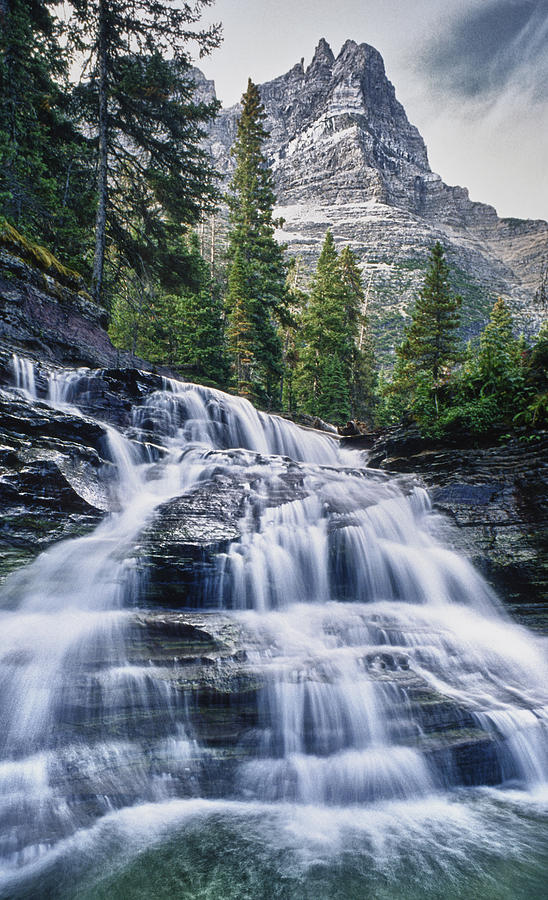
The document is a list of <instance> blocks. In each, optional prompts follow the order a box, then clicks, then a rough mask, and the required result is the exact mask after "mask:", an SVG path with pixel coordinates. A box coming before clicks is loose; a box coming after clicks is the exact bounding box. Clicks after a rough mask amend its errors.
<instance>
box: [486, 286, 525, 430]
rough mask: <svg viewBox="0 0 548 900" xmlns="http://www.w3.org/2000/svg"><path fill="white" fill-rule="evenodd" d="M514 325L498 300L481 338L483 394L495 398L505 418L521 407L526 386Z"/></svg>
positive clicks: (509, 314)
mask: <svg viewBox="0 0 548 900" xmlns="http://www.w3.org/2000/svg"><path fill="white" fill-rule="evenodd" d="M512 326H513V323H512V316H511V313H510V310H509V309H508V307H507V306H506V304H505V302H504V300H503V298H502V297H498V299H497V300H496V301H495V303H494V304H493V308H492V310H491V315H490V317H489V322H488V324H487V325H486V326H485V328H484V330H483V332H482V334H481V336H480V351H479V356H478V373H479V377H480V383H481V393H482V395H483V396H489V395H493V396H495V397H496V399H497V403H498V404H499V409H500V412H501V413H502V414H503V415H504V414H507V415H509V414H510V413H511V412H512V409H513V407H514V406H515V405H516V404H517V405H519V403H520V395H521V394H522V392H523V390H524V386H525V365H524V360H523V354H522V350H521V347H520V342H519V341H518V340H516V339H515V338H514V336H513V329H512ZM514 411H515V410H514Z"/></svg>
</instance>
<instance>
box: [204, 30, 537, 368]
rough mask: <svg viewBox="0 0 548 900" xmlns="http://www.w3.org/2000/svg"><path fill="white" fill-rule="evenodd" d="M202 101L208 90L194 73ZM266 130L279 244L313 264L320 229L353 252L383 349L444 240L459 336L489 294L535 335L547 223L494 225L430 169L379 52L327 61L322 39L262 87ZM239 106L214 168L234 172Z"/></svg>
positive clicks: (220, 137) (227, 121) (365, 50)
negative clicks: (306, 59)
mask: <svg viewBox="0 0 548 900" xmlns="http://www.w3.org/2000/svg"><path fill="white" fill-rule="evenodd" d="M197 77H198V80H199V90H200V92H201V93H202V94H203V95H204V96H208V97H211V96H212V95H213V94H214V85H213V83H212V82H208V81H206V80H205V79H204V78H203V76H201V77H200V75H198V76H197ZM260 91H261V96H262V99H263V102H264V105H265V109H266V113H267V120H266V123H265V124H266V128H267V130H268V131H269V132H270V137H269V140H268V143H267V153H268V156H269V160H270V163H271V165H272V168H273V171H274V176H275V181H276V190H277V197H278V210H277V212H278V214H279V215H280V216H282V217H283V218H284V220H285V224H284V226H283V228H282V229H281V231H280V233H279V236H280V240H282V241H284V242H286V243H287V244H288V247H289V251H290V253H291V254H293V255H300V256H302V257H303V259H304V262H305V263H306V264H307V265H308V266H310V265H312V264H313V263H314V262H315V260H316V259H317V256H318V254H319V250H320V247H321V243H322V242H323V239H324V236H325V232H326V230H327V228H331V230H332V231H333V234H334V237H335V240H336V242H337V243H338V244H339V245H342V244H350V246H351V247H352V249H353V250H354V251H355V252H356V253H357V255H358V257H359V259H360V262H361V265H362V268H363V271H364V276H365V280H366V283H367V282H370V304H369V312H370V315H371V318H372V321H373V325H374V328H375V331H376V335H377V341H378V342H379V343H380V347H381V352H382V353H383V354H386V353H388V352H389V351H390V350H391V347H392V346H393V343H394V341H395V340H396V339H397V337H398V335H399V334H400V333H401V329H402V326H403V323H404V320H405V317H406V314H407V308H408V305H409V303H410V302H411V300H412V299H413V297H414V294H415V291H416V289H417V287H418V286H419V285H420V284H421V282H422V279H423V276H424V269H425V265H426V259H427V256H428V249H429V248H430V247H431V246H432V245H433V243H434V242H435V241H436V240H440V241H441V242H442V243H443V244H444V246H445V247H446V249H447V254H448V259H449V261H450V263H451V266H452V267H453V269H454V282H455V288H456V289H458V290H459V292H460V293H461V294H462V295H463V296H464V301H465V302H464V319H465V330H466V333H467V334H468V335H471V334H474V333H477V332H478V330H479V329H480V328H481V327H482V324H483V323H484V322H485V319H486V316H487V311H488V309H489V306H490V304H491V302H492V299H493V298H494V297H495V296H496V295H498V294H500V295H503V296H504V297H505V298H507V299H508V301H509V302H510V303H511V305H512V306H513V309H514V311H515V312H516V314H517V315H518V318H519V321H520V325H521V326H522V327H524V328H525V329H529V330H531V329H533V330H534V328H535V327H536V326H538V322H539V320H540V319H541V317H542V316H543V315H546V310H543V309H541V308H540V306H538V305H537V306H536V307H535V305H534V302H533V298H534V295H535V291H536V288H537V287H538V285H539V281H540V278H541V273H542V269H543V265H544V264H545V259H546V254H547V252H548V224H547V223H546V222H543V221H522V220H516V219H500V218H499V217H498V216H497V213H496V211H495V209H494V208H493V207H492V206H489V205H486V204H484V203H476V202H473V201H471V200H470V198H469V195H468V191H467V190H466V189H465V188H462V187H450V186H448V185H446V184H444V182H443V181H442V179H441V178H440V176H439V175H437V174H435V173H434V172H432V170H431V169H430V165H429V163H428V156H427V151H426V147H425V144H424V141H423V139H422V137H421V135H420V134H419V132H418V130H417V129H416V128H415V127H414V126H413V125H411V124H410V123H409V121H408V119H407V116H406V114H405V110H404V109H403V107H402V105H401V104H400V103H399V102H398V100H397V99H396V95H395V91H394V87H393V86H392V84H391V83H390V81H389V80H388V78H387V76H386V73H385V69H384V63H383V60H382V57H381V55H380V54H379V53H378V51H377V50H375V49H374V48H373V47H370V46H369V45H367V44H359V45H358V44H356V43H355V42H354V41H347V42H346V43H345V44H344V46H343V48H342V50H341V51H340V53H339V55H338V56H337V57H336V58H335V57H334V55H333V53H332V51H331V48H330V47H329V45H328V44H327V43H326V41H325V40H322V41H320V43H319V45H318V47H317V49H316V52H315V54H314V58H313V59H312V62H311V63H310V65H309V66H308V67H307V68H304V66H303V64H302V63H298V64H297V65H295V66H294V67H293V68H292V69H291V70H290V71H289V72H287V73H286V74H285V75H281V76H280V77H278V78H275V79H274V80H273V81H270V82H267V83H266V84H263V85H261V86H260ZM239 112H240V107H239V106H235V107H232V108H231V109H228V110H223V111H221V113H220V115H219V117H218V119H217V120H216V122H215V123H214V124H213V126H212V128H211V132H210V139H209V145H210V149H211V153H212V157H213V160H214V162H215V165H216V167H217V168H218V169H219V170H220V171H221V172H222V173H223V174H224V175H225V176H226V177H228V175H229V174H230V172H231V171H232V167H233V165H234V162H233V159H232V158H231V156H230V153H229V150H230V146H231V144H232V143H233V141H234V138H235V135H236V126H237V120H238V116H239Z"/></svg>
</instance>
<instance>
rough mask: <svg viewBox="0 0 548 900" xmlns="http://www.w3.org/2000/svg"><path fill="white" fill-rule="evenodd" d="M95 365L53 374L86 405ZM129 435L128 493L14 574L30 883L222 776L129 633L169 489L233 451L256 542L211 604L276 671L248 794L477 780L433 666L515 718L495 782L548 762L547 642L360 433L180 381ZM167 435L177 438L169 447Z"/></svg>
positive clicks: (122, 466)
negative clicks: (99, 518) (460, 763)
mask: <svg viewBox="0 0 548 900" xmlns="http://www.w3.org/2000/svg"><path fill="white" fill-rule="evenodd" d="M93 378H94V376H93V373H89V372H85V371H82V370H80V371H78V372H72V371H67V372H62V371H59V370H58V371H56V372H53V373H50V377H49V387H48V394H47V396H46V397H45V398H44V400H45V402H47V403H49V404H50V405H51V406H53V407H55V408H56V409H57V410H59V411H64V412H66V413H67V414H78V402H79V399H81V398H82V397H83V396H84V395H85V396H86V408H87V409H89V406H90V403H92V399H93V392H91V393H89V395H88V388H89V387H90V384H91V383H92V382H93ZM14 381H15V386H16V388H17V389H18V391H19V394H20V396H23V397H24V398H26V399H27V400H28V401H29V402H32V401H33V400H35V399H36V395H37V392H36V379H35V373H34V368H33V366H32V364H31V363H29V362H28V361H25V360H21V359H18V358H15V359H14ZM90 398H91V399H90ZM105 433H106V439H107V442H108V448H109V450H108V452H109V456H110V458H111V460H112V462H113V463H114V465H115V467H116V472H117V479H116V497H115V506H117V507H118V508H119V511H118V512H116V513H115V514H113V515H112V516H110V517H109V518H107V519H106V520H105V521H104V522H103V523H102V524H101V525H100V526H99V527H98V528H97V529H96V530H95V531H94V532H93V533H92V534H90V535H89V536H87V537H83V538H78V539H75V540H71V541H67V542H64V543H62V544H59V545H57V546H54V547H53V548H51V549H50V550H48V551H47V552H46V553H44V554H42V555H41V556H40V557H38V559H37V560H36V561H35V562H34V563H33V564H32V565H30V566H28V567H27V568H26V569H24V570H22V571H20V572H18V573H16V574H15V575H14V576H12V577H11V578H10V579H9V580H8V581H7V582H6V584H5V585H4V587H3V589H2V593H1V595H0V608H1V609H2V612H1V613H0V618H1V623H0V627H1V632H0V633H1V651H0V685H1V700H0V734H1V737H0V748H1V760H2V761H1V762H0V784H1V785H2V789H3V790H2V794H3V799H2V802H1V805H0V836H1V842H0V850H1V856H2V859H3V862H2V870H1V871H3V873H4V877H5V878H6V879H7V881H6V883H13V879H14V878H15V877H16V873H17V872H19V871H21V872H24V871H26V870H27V869H28V867H29V866H31V865H34V864H35V863H36V861H37V860H38V861H39V860H41V859H46V858H49V857H51V854H52V853H55V852H57V850H56V848H58V847H61V846H62V843H63V842H65V843H66V842H67V841H69V840H70V839H71V835H74V836H76V835H78V834H84V833H87V831H86V830H89V829H90V828H91V829H92V828H94V827H95V826H94V823H96V822H98V821H100V820H101V819H102V817H105V816H107V815H110V814H112V812H113V811H114V810H122V809H125V808H126V807H131V806H132V805H134V804H139V803H153V804H159V806H158V809H160V808H162V806H163V805H165V804H166V803H167V802H171V800H170V798H173V797H178V796H182V797H184V796H189V795H193V794H196V793H205V794H206V795H207V794H208V792H209V790H210V788H209V771H210V765H211V754H210V751H209V750H208V749H207V748H204V747H200V746H199V745H198V743H197V741H196V739H195V737H194V734H193V728H192V716H191V715H190V714H189V710H188V707H187V703H186V701H185V699H184V696H183V695H182V694H181V693H180V692H179V691H178V690H177V688H176V685H175V683H174V681H173V680H170V678H166V677H165V674H164V673H162V672H159V671H157V670H156V669H155V668H154V667H148V666H145V667H142V666H137V667H136V666H133V665H130V664H129V663H128V661H127V654H126V641H127V637H128V634H129V628H130V625H129V623H130V619H131V617H132V615H133V610H134V609H135V606H138V605H139V599H140V590H141V582H140V576H139V565H138V562H139V561H138V559H137V558H136V556H135V553H136V550H135V547H136V540H137V538H138V536H139V534H140V533H141V532H142V530H143V528H144V527H145V525H146V523H148V522H149V521H151V519H152V518H153V516H154V513H155V510H156V509H157V507H158V506H159V505H160V504H161V503H163V502H164V501H166V500H168V499H170V498H173V497H177V496H180V495H182V494H184V493H186V492H190V491H192V490H193V489H194V488H195V487H196V486H197V485H198V484H203V483H204V482H205V483H209V482H210V481H211V479H212V478H213V476H214V475H218V473H219V472H221V473H223V472H224V473H226V474H227V475H230V477H231V479H232V480H234V481H235V482H236V484H237V485H239V488H240V490H241V491H242V492H243V496H244V497H245V510H244V515H243V517H242V519H241V520H240V528H241V538H240V540H238V541H234V542H233V543H232V544H231V545H230V547H229V548H228V549H227V550H226V551H225V552H223V553H219V554H218V557H217V572H216V578H215V579H213V582H212V584H213V585H214V590H215V592H216V593H215V596H214V597H210V598H209V602H208V605H209V606H211V605H214V606H217V608H219V609H223V610H227V609H228V610H231V615H232V616H233V617H234V619H235V620H236V621H237V622H238V623H239V624H240V626H241V627H242V628H243V629H244V630H245V632H246V634H247V640H248V645H247V656H248V662H249V668H250V669H251V670H252V671H253V672H255V673H256V674H257V677H258V678H260V680H261V682H262V684H263V685H264V687H263V689H262V690H261V691H260V693H259V710H258V722H257V725H256V727H254V728H250V730H249V736H248V738H247V752H246V753H244V754H242V755H243V757H244V758H247V761H245V762H242V763H241V764H240V765H239V767H238V769H237V771H236V774H235V776H234V778H233V779H232V780H231V781H230V783H227V784H226V786H225V794H226V800H227V802H228V800H229V799H230V801H231V802H233V801H234V799H236V800H238V801H245V802H246V803H250V804H263V803H267V804H279V808H280V809H283V808H285V805H286V804H288V803H290V804H297V805H303V809H304V808H305V807H308V806H313V807H314V808H315V809H316V810H324V812H325V815H326V816H329V815H330V813H329V810H330V809H333V810H334V809H335V808H336V809H337V810H338V812H337V816H340V814H341V813H340V811H341V809H346V810H348V815H349V816H351V815H352V812H351V811H352V809H353V808H354V809H356V810H358V809H360V808H361V809H363V805H364V804H378V803H379V802H387V801H390V802H399V803H408V804H412V803H416V802H418V801H420V800H424V799H427V798H432V797H435V796H437V795H439V794H440V792H443V791H446V790H448V789H451V788H452V787H454V786H456V785H458V784H459V783H461V782H460V776H459V773H458V772H457V771H456V769H455V767H454V766H452V763H451V758H450V754H447V753H446V754H445V755H444V756H443V754H442V757H440V755H439V753H438V754H437V755H436V754H435V753H434V754H429V753H428V752H427V751H428V741H424V740H423V737H424V735H423V729H424V723H423V722H422V721H421V720H420V718H419V717H417V710H416V706H414V705H413V702H412V700H413V696H414V691H416V690H417V686H419V687H420V686H422V688H421V689H422V690H423V692H424V691H425V690H426V691H431V692H432V697H433V698H434V697H438V699H439V698H442V699H443V698H448V699H449V700H451V701H452V702H454V703H455V704H456V705H457V706H458V707H459V708H460V709H461V711H462V716H463V721H465V724H466V727H467V728H469V729H471V730H474V729H476V731H477V733H478V735H480V734H481V731H483V732H487V733H490V734H492V735H493V736H494V738H495V739H496V744H495V747H496V750H495V757H496V765H497V767H498V770H497V771H498V779H497V777H495V779H494V780H502V781H506V782H509V783H512V784H514V785H518V786H520V787H521V788H525V789H531V790H533V789H535V790H537V789H538V787H539V785H542V784H545V783H546V780H547V778H548V754H547V746H548V741H547V733H548V732H547V729H548V665H547V658H546V653H545V643H544V642H543V641H542V640H541V639H540V638H537V637H535V636H533V635H532V634H530V633H528V632H527V631H526V630H525V629H523V628H521V627H518V626H517V625H515V624H513V623H511V622H510V621H509V620H508V619H507V618H506V617H505V615H504V614H503V613H502V611H501V610H500V609H499V605H498V602H497V600H496V598H495V597H494V595H493V593H492V592H491V590H490V589H489V587H488V586H487V585H486V583H485V582H484V581H483V579H482V578H481V577H480V576H479V575H478V574H477V573H476V572H475V571H474V570H473V569H472V567H471V566H470V565H469V564H468V563H467V562H466V561H465V560H464V559H463V558H461V557H459V556H458V555H456V554H454V553H452V552H451V551H450V550H448V549H447V548H445V547H443V546H441V545H440V544H439V543H438V541H437V540H436V536H435V535H436V529H437V519H436V517H435V516H434V515H433V514H432V512H431V509H430V504H429V501H428V497H427V495H426V494H425V492H424V491H422V490H421V489H419V488H414V489H412V490H410V491H409V490H408V489H406V492H404V490H403V489H402V486H401V484H400V483H398V482H396V481H390V480H389V479H387V478H386V477H384V476H381V475H379V474H378V473H374V472H367V471H363V470H360V465H361V460H360V457H359V455H358V454H355V453H350V452H344V453H341V452H340V450H339V448H338V446H337V443H336V441H335V440H334V439H332V438H329V437H327V436H325V437H323V436H320V435H316V434H313V433H310V432H306V431H302V430H300V429H298V428H297V427H296V426H294V425H292V424H291V423H288V422H286V421H284V420H283V419H280V418H278V417H269V416H267V415H265V414H263V413H257V412H256V411H255V410H254V409H253V407H251V405H250V404H249V403H247V402H246V401H245V400H242V399H240V398H235V397H230V396H228V395H226V394H223V393H222V392H220V391H214V390H211V389H207V388H203V387H197V386H194V385H187V384H181V383H179V382H171V381H170V382H168V381H166V382H164V384H163V389H162V390H159V391H157V392H155V393H152V394H151V395H150V396H149V397H148V398H147V400H146V402H145V403H144V404H143V405H142V406H140V407H137V408H135V410H134V413H133V423H132V429H131V435H132V438H133V439H132V440H129V439H128V437H127V436H124V435H123V434H122V433H121V432H120V431H118V430H116V429H115V428H113V427H112V426H105ZM147 441H151V442H153V443H154V444H155V445H163V447H164V451H163V452H162V453H161V454H158V453H156V454H151V453H150V451H149V450H148V449H147ZM236 448H240V449H238V450H237V449H236ZM265 457H267V459H266V460H265ZM282 457H288V458H289V459H290V460H295V461H297V462H298V463H299V465H298V466H292V465H291V463H290V462H289V460H287V459H286V460H284V459H282ZM289 475H292V476H295V477H294V480H293V482H292V483H291V485H292V486H291V489H290V491H289V495H288V488H287V479H288V477H289ZM196 603H198V600H196ZM120 710H123V711H124V715H123V717H120V714H119V713H120ZM440 759H442V762H440ZM216 790H217V792H218V791H219V789H218V788H216ZM222 796H223V791H222V790H221V797H222ZM150 808H151V807H147V809H150ZM324 812H322V814H321V815H322V816H323V815H324ZM316 814H317V815H320V814H319V812H318V813H316ZM147 815H148V813H147ZM333 815H334V813H333ZM356 815H357V812H356ZM360 815H362V813H360ZM75 839H76V838H75Z"/></svg>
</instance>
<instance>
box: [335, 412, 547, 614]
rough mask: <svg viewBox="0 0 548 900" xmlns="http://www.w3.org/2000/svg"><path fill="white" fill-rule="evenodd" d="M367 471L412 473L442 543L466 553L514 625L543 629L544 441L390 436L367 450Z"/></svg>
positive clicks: (365, 441) (356, 441)
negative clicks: (440, 522)
mask: <svg viewBox="0 0 548 900" xmlns="http://www.w3.org/2000/svg"><path fill="white" fill-rule="evenodd" d="M348 442H349V443H350V444H351V445H354V446H360V445H362V446H363V445H364V444H367V445H369V446H370V450H369V465H370V466H372V467H375V468H377V467H378V468H380V469H382V470H384V471H391V472H405V473H414V474H416V475H418V476H419V477H420V478H421V479H422V480H423V482H424V484H425V485H426V487H427V488H428V490H429V493H430V497H431V499H432V502H433V504H434V508H435V509H437V510H438V511H439V512H441V513H443V515H444V516H445V517H446V520H445V521H446V527H445V537H446V540H447V541H448V543H450V544H452V545H453V546H454V547H455V548H456V549H457V550H459V551H460V552H463V553H465V554H466V555H467V556H468V557H469V558H470V559H471V560H472V561H473V563H474V565H476V566H477V567H478V568H479V569H480V570H481V571H482V572H483V574H484V575H485V576H486V577H487V579H488V580H489V581H490V582H491V583H492V584H493V586H494V587H495V588H496V590H497V591H498V592H499V593H500V595H501V597H503V599H504V600H505V602H506V604H507V606H508V607H509V608H510V609H511V610H512V612H513V614H514V615H515V616H516V617H517V618H518V619H523V620H524V621H526V623H527V624H528V625H529V626H530V627H538V628H539V629H541V630H543V631H544V630H546V628H547V627H548V550H547V548H548V434H547V433H546V432H543V433H539V434H538V435H537V436H536V439H533V440H531V441H529V442H526V441H517V440H513V441H511V442H509V443H506V444H502V445H500V446H495V447H482V448H471V447H458V446H456V447H443V446H440V445H437V446H436V445H435V444H428V443H427V442H425V441H424V440H422V439H421V438H420V437H419V436H418V435H415V434H414V433H413V432H411V431H409V430H405V429H394V431H393V432H392V433H390V432H389V433H386V434H384V435H382V436H381V437H380V438H378V439H377V440H376V441H375V442H374V443H373V444H372V446H371V440H370V439H367V438H354V439H349V441H348Z"/></svg>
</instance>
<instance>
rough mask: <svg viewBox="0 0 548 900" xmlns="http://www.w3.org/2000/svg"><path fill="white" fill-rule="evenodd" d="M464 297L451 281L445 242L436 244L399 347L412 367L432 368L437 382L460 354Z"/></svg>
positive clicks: (429, 371)
mask: <svg viewBox="0 0 548 900" xmlns="http://www.w3.org/2000/svg"><path fill="white" fill-rule="evenodd" d="M461 302H462V300H461V298H460V297H459V296H456V295H454V294H453V292H452V290H451V287H450V285H449V267H448V265H447V262H446V261H445V253H444V250H443V247H442V245H441V244H440V243H439V241H438V242H436V244H434V246H433V248H432V250H431V252H430V261H429V266H428V270H427V272H426V277H425V280H424V286H423V288H422V290H421V291H420V292H419V296H418V298H417V302H416V304H415V309H414V310H413V313H412V320H411V325H410V326H409V328H408V329H407V331H406V334H405V338H404V341H403V343H402V344H401V346H400V347H399V349H398V354H399V355H400V357H401V358H402V359H403V360H404V361H405V362H406V363H407V364H408V365H410V366H411V368H412V369H414V370H417V371H422V372H428V373H430V375H431V376H432V379H433V381H434V383H436V382H437V381H438V379H439V377H440V375H441V374H442V372H443V371H444V369H447V368H448V367H449V366H450V365H451V364H452V363H454V362H455V361H456V359H457V358H458V352H457V333H456V330H457V328H458V326H459V321H460V319H459V314H458V311H459V309H460V306H461Z"/></svg>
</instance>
